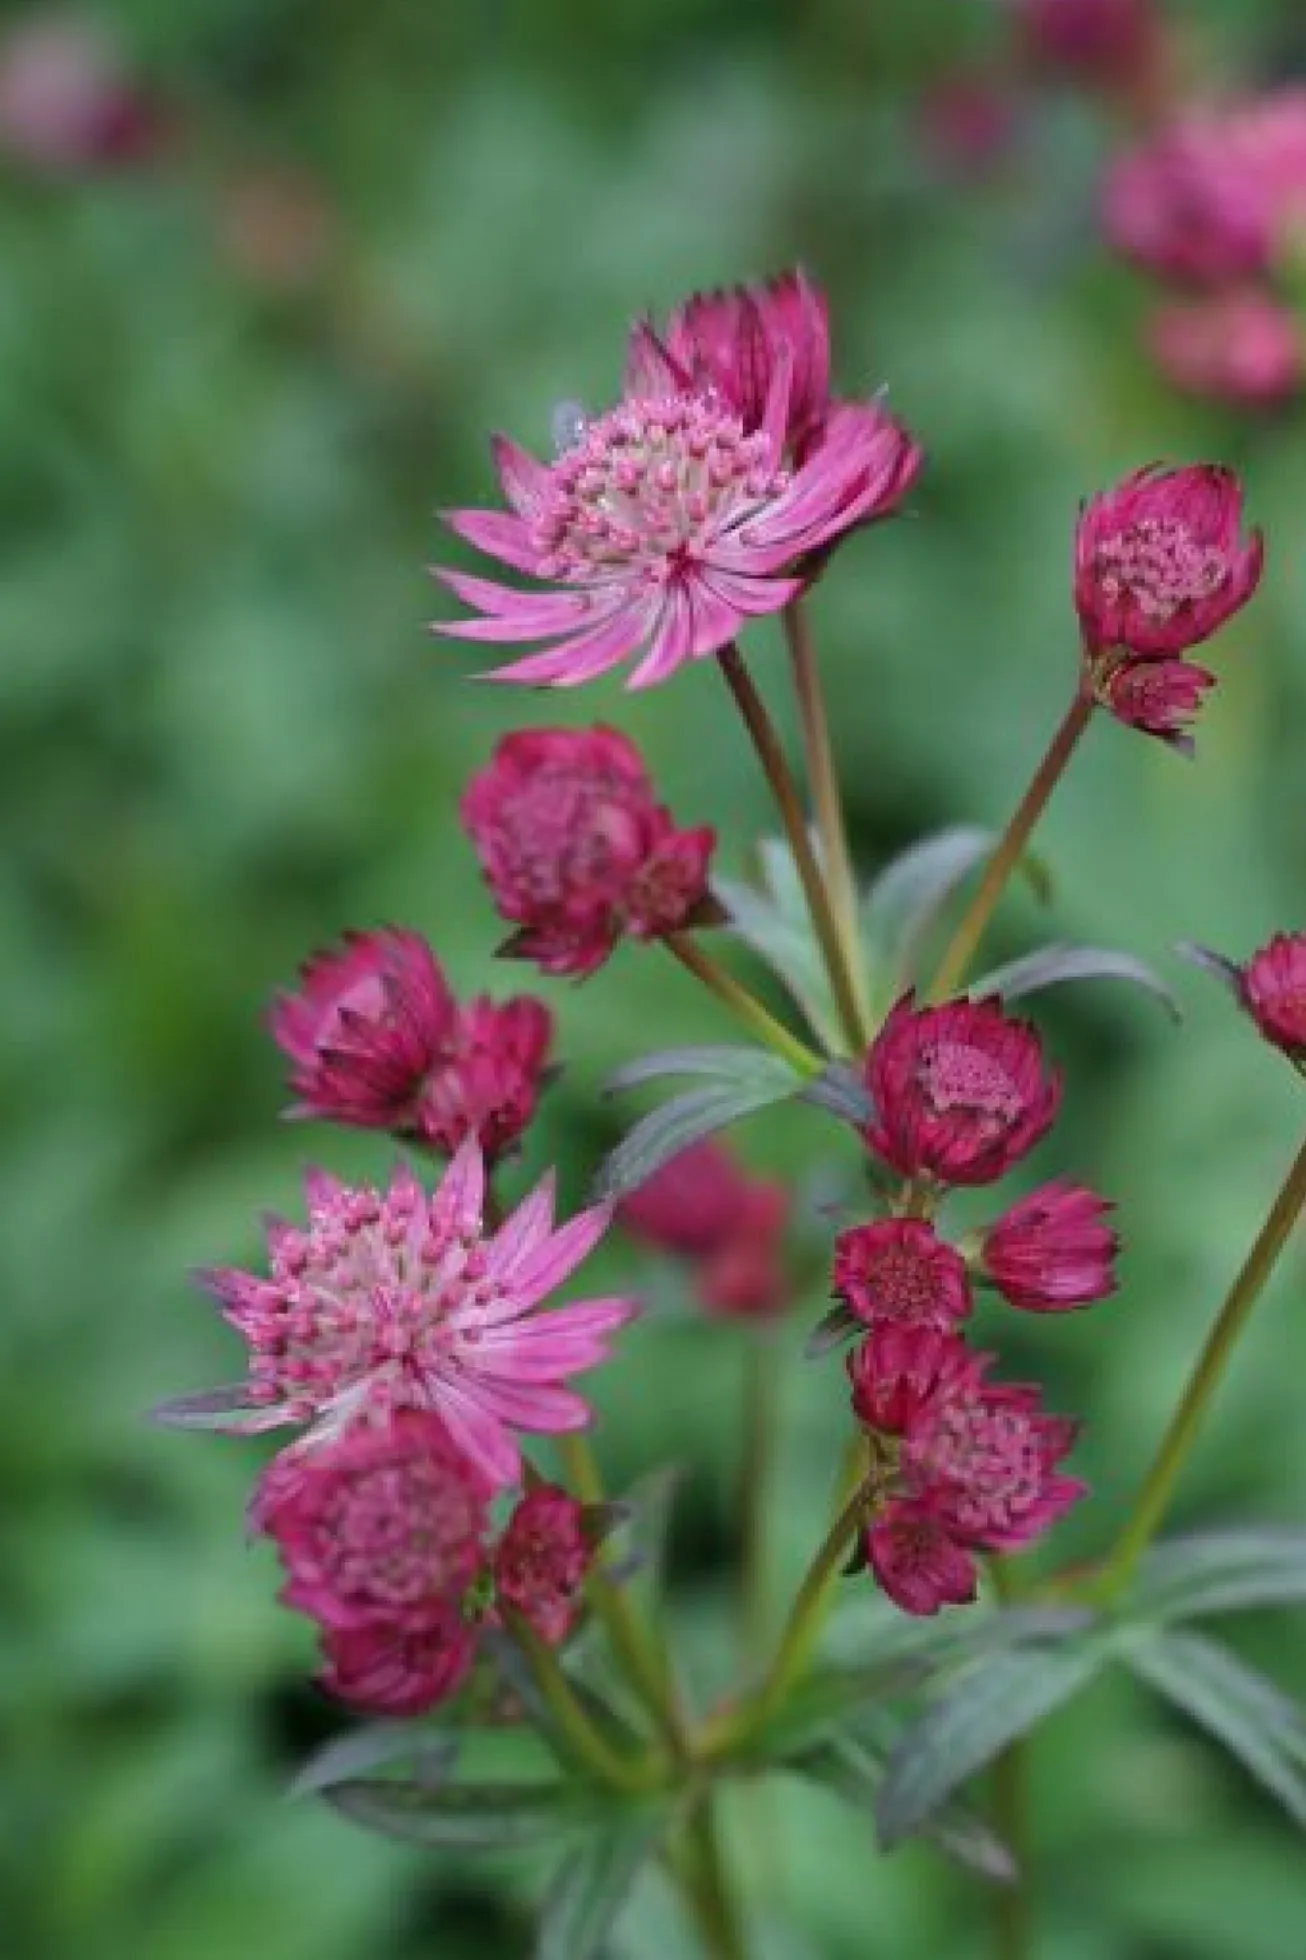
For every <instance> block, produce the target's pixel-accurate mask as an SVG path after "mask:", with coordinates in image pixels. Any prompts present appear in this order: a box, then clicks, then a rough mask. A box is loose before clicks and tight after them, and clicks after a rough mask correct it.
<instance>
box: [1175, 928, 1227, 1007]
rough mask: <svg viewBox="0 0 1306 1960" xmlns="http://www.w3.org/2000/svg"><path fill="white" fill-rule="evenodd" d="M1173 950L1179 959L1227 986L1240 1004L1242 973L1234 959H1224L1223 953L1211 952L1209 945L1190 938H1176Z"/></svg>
mask: <svg viewBox="0 0 1306 1960" xmlns="http://www.w3.org/2000/svg"><path fill="white" fill-rule="evenodd" d="M1175 951H1176V953H1178V955H1179V957H1180V959H1181V960H1187V962H1188V964H1189V966H1195V967H1199V968H1200V969H1201V971H1202V972H1203V973H1209V974H1210V976H1211V978H1212V979H1213V980H1218V981H1219V982H1220V984H1221V986H1224V987H1227V988H1228V989H1229V992H1230V993H1231V994H1232V995H1233V997H1234V999H1235V1000H1236V1001H1237V1002H1238V1004H1239V1006H1241V1005H1242V997H1243V973H1242V968H1241V967H1240V966H1239V965H1238V962H1237V961H1236V960H1230V959H1226V958H1225V956H1224V954H1223V953H1216V952H1213V951H1212V949H1211V948H1210V947H1209V946H1198V945H1197V944H1196V943H1195V941H1193V940H1191V939H1180V940H1177V941H1176V942H1175Z"/></svg>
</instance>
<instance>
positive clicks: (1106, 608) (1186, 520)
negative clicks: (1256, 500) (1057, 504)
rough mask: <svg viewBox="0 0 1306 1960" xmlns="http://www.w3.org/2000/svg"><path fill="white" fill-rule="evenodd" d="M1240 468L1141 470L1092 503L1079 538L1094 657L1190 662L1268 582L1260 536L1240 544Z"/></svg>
mask: <svg viewBox="0 0 1306 1960" xmlns="http://www.w3.org/2000/svg"><path fill="white" fill-rule="evenodd" d="M1241 527H1242V487H1241V485H1240V484H1239V481H1238V478H1237V477H1236V476H1235V474H1234V472H1233V471H1232V470H1227V469H1222V468H1220V467H1219V466H1218V465H1216V464H1212V463H1202V464H1198V465H1196V466H1194V467H1192V468H1188V469H1176V470H1161V469H1157V468H1155V467H1152V468H1150V469H1143V470H1136V471H1135V472H1134V474H1133V475H1132V476H1128V477H1126V478H1125V480H1124V482H1123V483H1121V484H1119V485H1118V486H1117V487H1116V488H1115V489H1114V490H1109V491H1107V492H1106V493H1105V494H1104V495H1102V496H1099V497H1094V498H1093V500H1092V501H1091V502H1090V503H1089V504H1088V505H1087V506H1086V507H1085V509H1084V511H1083V512H1082V513H1081V516H1080V520H1079V527H1078V530H1077V532H1076V536H1075V606H1076V609H1077V611H1078V613H1079V617H1080V622H1081V624H1082V626H1083V630H1084V645H1085V649H1086V651H1087V652H1088V654H1089V655H1090V656H1093V655H1096V654H1100V653H1104V652H1109V651H1112V650H1120V651H1122V652H1126V653H1132V654H1136V655H1138V656H1140V657H1142V658H1153V659H1162V658H1168V657H1173V656H1175V655H1178V654H1182V653H1183V652H1184V651H1185V650H1186V649H1187V648H1188V647H1193V646H1197V645H1198V643H1199V642H1200V641H1202V640H1206V639H1209V638H1210V636H1211V634H1212V633H1214V632H1215V631H1216V629H1217V627H1220V626H1223V625H1224V622H1225V621H1226V620H1227V619H1229V618H1230V617H1231V615H1232V614H1234V613H1236V612H1237V611H1238V610H1239V608H1240V607H1242V606H1245V605H1246V603H1247V601H1248V600H1249V599H1250V598H1251V596H1252V594H1253V593H1254V592H1255V590H1256V587H1257V585H1258V584H1259V583H1260V577H1261V562H1262V557H1263V545H1262V540H1261V534H1260V532H1259V531H1253V532H1252V533H1251V536H1250V537H1249V538H1248V540H1247V542H1246V543H1244V542H1243V541H1242V536H1241Z"/></svg>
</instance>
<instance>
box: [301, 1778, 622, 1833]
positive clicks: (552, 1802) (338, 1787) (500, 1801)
mask: <svg viewBox="0 0 1306 1960" xmlns="http://www.w3.org/2000/svg"><path fill="white" fill-rule="evenodd" d="M325 1796H326V1799H327V1802H328V1803H329V1804H331V1805H332V1806H333V1808H334V1809H336V1810H338V1811H340V1812H341V1814H342V1815H343V1816H345V1817H348V1818H350V1819H351V1820H352V1821H353V1822H354V1823H355V1824H362V1825H364V1826H365V1827H366V1828H367V1829H368V1830H373V1831H380V1832H381V1833H382V1835H383V1836H385V1837H393V1838H400V1839H402V1840H403V1842H404V1843H406V1844H425V1845H440V1846H443V1847H444V1848H445V1849H447V1850H455V1851H503V1850H508V1849H511V1848H513V1847H516V1846H518V1845H527V1844H543V1843H547V1841H548V1840H549V1839H550V1838H556V1837H567V1836H571V1835H574V1834H575V1833H576V1832H578V1831H586V1830H591V1829H593V1828H594V1827H595V1826H596V1825H598V1824H599V1823H601V1822H603V1821H604V1820H605V1819H607V1818H610V1817H611V1814H612V1808H611V1807H612V1797H611V1793H610V1792H608V1791H603V1790H595V1789H592V1788H589V1787H587V1786H585V1785H582V1784H577V1783H545V1782H539V1783H465V1784H452V1785H449V1786H447V1787H444V1788H437V1789H431V1788H430V1787H429V1786H427V1785H426V1784H423V1783H392V1782H388V1781H385V1780H380V1781H372V1780H370V1779H369V1780H360V1781H354V1782H347V1783H338V1784H335V1785H333V1787H332V1788H330V1789H329V1790H327V1791H326V1792H325Z"/></svg>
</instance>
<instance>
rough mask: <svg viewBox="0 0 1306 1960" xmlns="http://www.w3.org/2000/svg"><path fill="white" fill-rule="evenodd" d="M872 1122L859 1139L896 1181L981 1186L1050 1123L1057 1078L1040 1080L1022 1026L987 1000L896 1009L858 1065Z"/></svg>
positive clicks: (1031, 1035)
mask: <svg viewBox="0 0 1306 1960" xmlns="http://www.w3.org/2000/svg"><path fill="white" fill-rule="evenodd" d="M864 1075H865V1080H866V1086H867V1088H868V1089H869V1091H870V1095H871V1100H872V1102H873V1103H874V1105H875V1115H874V1116H873V1118H872V1119H871V1121H870V1123H869V1124H868V1125H867V1127H866V1129H865V1131H864V1132H863V1134H864V1135H865V1137H866V1140H867V1142H868V1143H869V1144H870V1147H871V1149H872V1150H874V1151H875V1152H876V1154H877V1155H878V1156H880V1157H883V1158H884V1159H885V1161H886V1162H887V1163H890V1164H892V1166H893V1168H894V1169H895V1170H897V1171H900V1172H901V1173H902V1175H903V1176H904V1177H918V1176H921V1175H925V1176H929V1177H933V1178H936V1179H938V1181H939V1182H940V1183H942V1184H990V1183H992V1182H993V1181H994V1179H996V1178H999V1177H1002V1176H1004V1175H1005V1173H1006V1172H1007V1171H1009V1170H1010V1169H1011V1168H1012V1166H1013V1165H1014V1164H1017V1163H1019V1161H1020V1159H1021V1158H1022V1157H1024V1156H1025V1155H1026V1154H1027V1153H1028V1152H1029V1151H1030V1150H1032V1149H1033V1148H1034V1145H1035V1144H1036V1143H1037V1142H1038V1141H1039V1139H1040V1138H1041V1137H1042V1136H1044V1135H1045V1133H1046V1132H1047V1130H1048V1129H1049V1128H1050V1127H1051V1125H1052V1123H1053V1121H1054V1120H1055V1118H1056V1114H1057V1110H1058V1108H1059V1107H1060V1104H1061V1077H1060V1075H1059V1074H1057V1073H1056V1072H1055V1071H1053V1072H1050V1073H1045V1072H1044V1066H1043V1048H1042V1044H1041V1042H1040V1040H1039V1037H1038V1035H1037V1033H1036V1032H1035V1030H1034V1028H1032V1027H1031V1026H1030V1024H1029V1022H1027V1021H1019V1020H1015V1019H1012V1018H1010V1017H1008V1016H1007V1015H1006V1014H1004V1012H1003V1010H1002V1006H1001V1004H1000V1002H999V1001H997V1000H981V1001H969V1000H957V1001H949V1002H947V1003H945V1004H944V1005H943V1006H940V1007H916V1006H915V1005H914V1003H913V999H912V996H911V994H907V995H905V996H904V997H903V999H902V1000H900V1001H899V1002H898V1004H897V1006H896V1007H895V1008H894V1010H893V1012H892V1013H891V1014H890V1016H889V1018H888V1020H887V1021H886V1022H885V1024H884V1026H883V1027H882V1028H881V1029H880V1032H879V1034H878V1035H877V1036H876V1038H875V1040H874V1042H873V1043H872V1045H871V1050H870V1053H869V1054H868V1056H867V1057H866V1061H865V1064H864Z"/></svg>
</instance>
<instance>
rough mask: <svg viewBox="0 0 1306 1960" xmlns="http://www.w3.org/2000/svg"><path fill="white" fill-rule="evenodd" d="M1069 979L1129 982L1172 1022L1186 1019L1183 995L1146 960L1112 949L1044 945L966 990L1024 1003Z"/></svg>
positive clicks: (1064, 944)
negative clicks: (1151, 998) (1151, 1000)
mask: <svg viewBox="0 0 1306 1960" xmlns="http://www.w3.org/2000/svg"><path fill="white" fill-rule="evenodd" d="M1067 980H1127V981H1130V982H1131V983H1132V984H1133V985H1134V986H1135V987H1141V988H1142V990H1143V992H1144V993H1148V994H1151V995H1152V996H1153V998H1154V999H1156V1000H1159V1001H1160V1002H1161V1004H1162V1006H1163V1007H1164V1008H1165V1009H1166V1011H1167V1013H1168V1014H1169V1015H1170V1017H1171V1019H1172V1020H1175V1021H1181V1020H1182V1019H1183V1008H1182V1006H1181V1004H1180V1001H1179V996H1178V995H1177V994H1176V993H1175V991H1174V989H1173V988H1172V987H1170V986H1169V985H1167V983H1166V982H1165V981H1164V980H1163V979H1162V978H1161V976H1160V974H1159V973H1154V972H1153V970H1152V968H1151V967H1150V966H1148V965H1147V963H1146V961H1145V960H1139V959H1135V958H1134V956H1133V954H1132V953H1118V952H1116V951H1115V950H1114V949H1113V948H1112V947H1110V946H1072V945H1069V944H1067V943H1061V942H1055V943H1053V944H1052V945H1049V946H1040V947H1039V948H1038V949H1037V950H1036V951H1035V952H1033V953H1026V954H1025V955H1024V957H1023V958H1022V959H1018V960H1012V961H1011V962H1010V963H1009V964H1008V965H1006V966H999V967H995V968H994V969H993V971H992V972H991V973H985V974H982V975H981V976H980V978H979V979H978V980H972V981H971V983H970V985H969V986H968V987H967V989H966V991H967V993H968V994H969V995H970V996H971V998H972V999H977V998H978V997H979V996H980V995H982V994H1000V995H1001V996H1002V998H1003V999H1004V1000H1020V999H1021V998H1022V997H1023V996H1025V995H1027V994H1037V993H1041V992H1042V990H1043V989H1044V988H1045V987H1059V986H1061V985H1062V984H1063V983H1064V982H1065V981H1067Z"/></svg>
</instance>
